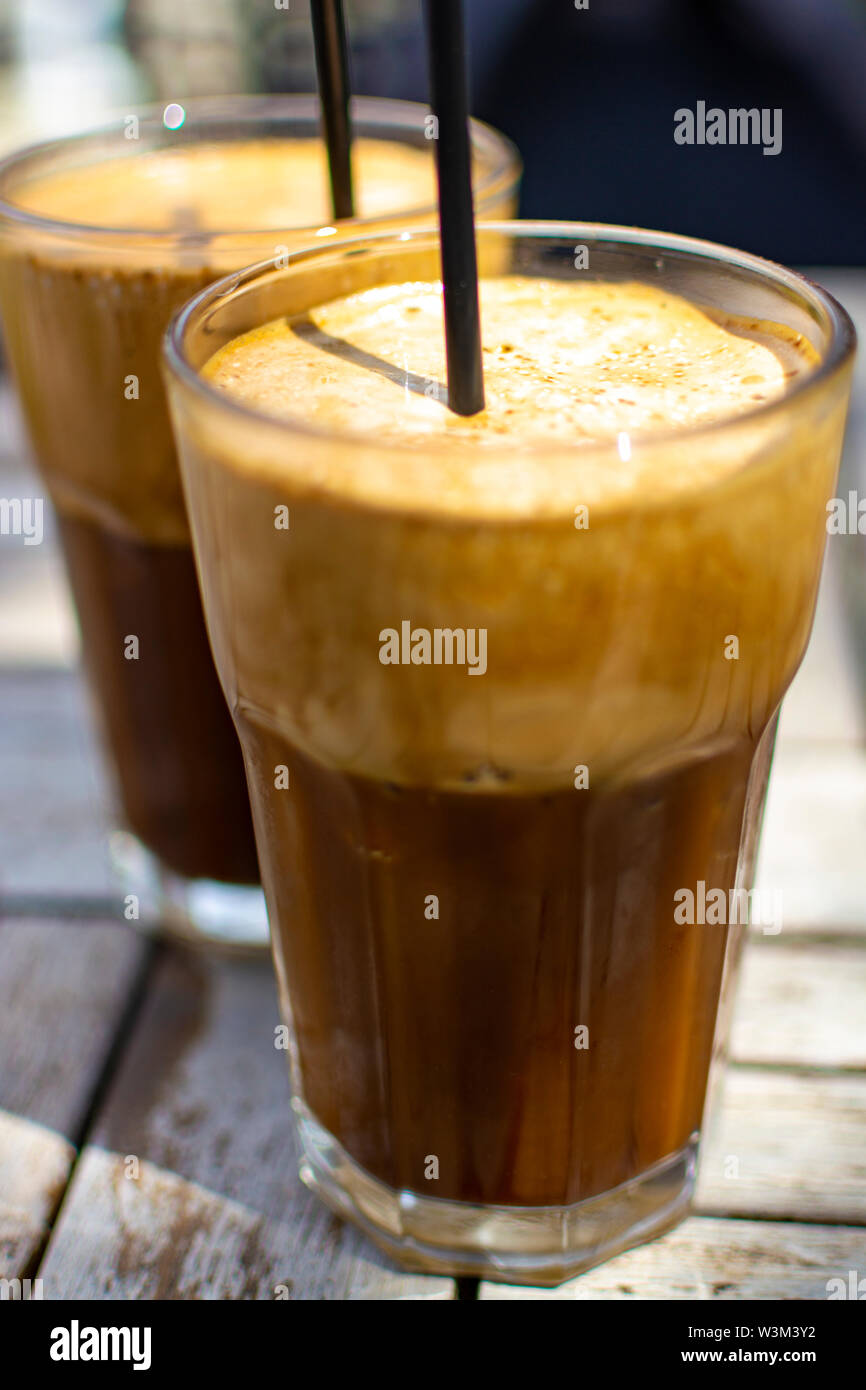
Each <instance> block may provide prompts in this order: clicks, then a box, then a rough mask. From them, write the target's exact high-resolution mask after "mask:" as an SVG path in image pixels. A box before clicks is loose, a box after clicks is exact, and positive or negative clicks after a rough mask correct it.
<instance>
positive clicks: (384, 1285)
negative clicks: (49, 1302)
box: [40, 949, 454, 1299]
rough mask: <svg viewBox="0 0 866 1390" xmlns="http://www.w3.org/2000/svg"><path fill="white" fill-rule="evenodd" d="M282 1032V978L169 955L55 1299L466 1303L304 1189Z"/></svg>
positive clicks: (99, 1152) (52, 1279) (66, 1223)
mask: <svg viewBox="0 0 866 1390" xmlns="http://www.w3.org/2000/svg"><path fill="white" fill-rule="evenodd" d="M278 1022H279V1017H278V1013H277V1003H276V997H275V991H274V986H273V981H272V974H271V969H270V967H269V965H267V964H265V963H257V962H249V961H229V960H217V959H212V958H211V959H209V958H207V957H206V956H204V955H199V954H196V953H190V952H184V951H182V950H180V949H166V950H165V951H164V952H163V954H162V956H161V959H160V961H159V964H158V967H157V970H156V973H155V977H154V979H153V981H152V982H151V986H150V989H149V991H148V996H147V1000H146V1003H145V1006H144V1008H143V1009H142V1012H141V1015H140V1017H139V1018H138V1020H137V1023H136V1027H135V1029H134V1031H133V1033H132V1035H131V1037H130V1038H129V1039H128V1041H127V1046H126V1048H125V1051H124V1055H123V1060H122V1064H121V1066H120V1068H119V1070H118V1072H117V1075H116V1077H115V1079H114V1083H113V1085H112V1087H111V1089H110V1091H109V1093H108V1095H107V1097H106V1099H105V1103H104V1105H103V1107H102V1109H101V1111H100V1114H99V1117H98V1119H97V1121H96V1124H95V1126H94V1128H93V1131H92V1133H91V1135H90V1138H89V1142H88V1144H87V1147H86V1149H85V1151H84V1153H83V1155H82V1158H81V1160H80V1162H79V1164H78V1166H77V1167H76V1170H75V1174H74V1177H73V1180H72V1183H71V1185H70V1188H69V1192H68V1195H67V1198H66V1201H65V1202H64V1205H63V1208H62V1210H61V1213H60V1217H59V1220H58V1222H57V1225H56V1227H55V1229H54V1232H53V1235H52V1238H51V1241H50V1244H49V1246H48V1250H47V1252H46V1257H45V1260H44V1262H43V1265H42V1267H41V1269H40V1275H41V1277H42V1278H43V1280H44V1286H45V1297H46V1298H54V1299H64V1298H99V1299H112V1298H113V1299H129V1298H144V1299H147V1298H186V1299H189V1298H194V1299H204V1298H245V1299H272V1298H275V1297H277V1296H279V1292H278V1291H280V1290H281V1289H282V1288H284V1289H287V1290H288V1292H289V1293H290V1296H291V1297H292V1298H293V1299H334V1298H336V1299H345V1298H362V1299H370V1298H372V1299H392V1298H445V1299H449V1298H452V1297H453V1295H454V1285H453V1282H452V1281H451V1280H449V1279H434V1278H427V1277H423V1276H413V1275H407V1274H405V1273H403V1272H402V1271H401V1270H399V1269H397V1268H396V1267H395V1266H393V1265H391V1264H390V1263H389V1262H388V1261H387V1260H386V1258H385V1257H384V1256H381V1255H379V1254H378V1252H377V1251H376V1250H375V1249H374V1248H373V1247H372V1246H371V1245H370V1244H369V1243H368V1242H367V1241H365V1240H364V1239H363V1238H362V1237H361V1236H359V1235H358V1234H357V1233H356V1232H355V1231H354V1230H353V1229H352V1228H350V1227H348V1226H346V1225H344V1224H343V1223H342V1222H340V1221H338V1220H337V1219H336V1218H335V1217H333V1216H332V1215H331V1214H330V1213H329V1212H328V1211H327V1210H325V1208H324V1207H323V1206H322V1205H321V1204H320V1203H319V1202H318V1201H317V1200H316V1199H315V1198H314V1197H313V1196H312V1195H311V1194H310V1193H309V1192H308V1191H307V1190H306V1188H304V1187H303V1186H302V1184H301V1183H300V1181H299V1179H298V1176H297V1149H296V1145H295V1140H294V1135H293V1133H292V1128H291V1123H290V1108H289V1082H288V1074H287V1070H286V1054H285V1052H282V1051H277V1050H276V1049H275V1047H274V1028H275V1026H276V1025H277V1024H278ZM128 1158H135V1159H137V1160H138V1162H139V1166H138V1170H137V1172H138V1176H131V1177H128V1176H126V1173H127V1172H128V1171H129V1172H132V1173H133V1174H135V1172H136V1169H135V1166H134V1165H131V1164H126V1163H125V1160H126V1159H128ZM283 1296H284V1295H283Z"/></svg>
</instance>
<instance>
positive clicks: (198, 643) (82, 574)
mask: <svg viewBox="0 0 866 1390" xmlns="http://www.w3.org/2000/svg"><path fill="white" fill-rule="evenodd" d="M60 534H61V538H62V541H63V548H64V551H65V554H66V562H67V566H68V569H69V576H70V580H71V583H72V589H73V592H74V594H75V601H76V604H77V607H78V613H79V617H80V622H81V627H82V639H83V652H84V661H85V665H86V668H87V672H88V676H89V678H90V681H91V684H92V686H93V688H94V690H95V693H96V696H97V701H96V703H97V707H98V711H99V713H100V714H101V717H102V721H103V726H104V731H105V736H106V739H107V742H108V745H109V748H110V750H111V753H112V755H113V759H114V766H115V771H116V775H117V777H118V779H119V783H120V792H121V799H122V803H123V809H124V812H125V817H126V821H127V823H128V825H129V827H130V829H132V830H133V831H134V832H135V834H136V835H138V836H139V838H140V839H141V840H143V841H144V843H145V844H146V845H147V846H148V848H149V849H151V850H152V851H153V852H154V853H155V854H156V855H158V857H159V858H160V859H161V860H162V862H163V863H164V864H165V865H166V866H167V867H168V868H170V869H173V870H174V871H175V872H176V873H178V874H182V875H185V876H186V877H188V878H211V879H218V880H224V881H227V882H231V883H255V882H257V881H258V863H257V859H256V849H255V841H254V839H253V830H252V822H251V818H250V811H249V799H248V794H247V787H246V778H245V776H244V768H243V759H242V757H241V752H240V748H239V746H238V740H237V735H236V733H235V730H234V725H233V724H232V720H231V716H230V715H229V712H228V709H227V707H226V703H225V699H224V697H223V693H222V690H221V689H220V684H219V681H218V679H217V674H216V671H215V669H214V665H213V659H212V657H211V653H210V647H209V645H208V639H207V632H206V629H205V622H204V615H203V613H202V607H201V599H200V597H199V589H198V582H197V580H196V574H195V565H194V563H193V558H192V551H191V550H190V548H189V547H188V546H166V545H147V544H143V543H139V542H137V541H134V540H130V539H124V538H122V537H120V536H118V535H117V534H115V533H114V532H112V531H109V530H107V529H105V528H103V527H101V526H99V525H96V524H94V523H92V522H89V521H83V520H78V519H73V518H72V517H70V516H68V515H66V516H63V515H61V516H60ZM130 636H136V637H137V638H138V659H137V660H128V659H127V658H126V657H125V655H124V652H125V648H126V642H127V638H128V637H130Z"/></svg>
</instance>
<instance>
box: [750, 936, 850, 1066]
mask: <svg viewBox="0 0 866 1390" xmlns="http://www.w3.org/2000/svg"><path fill="white" fill-rule="evenodd" d="M730 1056H731V1059H732V1060H733V1061H735V1062H763V1063H772V1064H773V1065H779V1066H782V1065H784V1066H795V1067H830V1068H832V1067H836V1068H842V1067H845V1068H860V1069H861V1070H863V1071H866V937H864V938H863V940H862V941H857V940H856V939H854V938H851V939H849V940H848V941H845V940H844V939H842V940H836V941H832V942H826V943H825V942H820V943H819V942H812V941H809V940H805V939H800V940H798V939H797V938H796V937H788V936H786V935H785V934H784V933H783V934H782V935H780V936H779V937H764V938H761V937H757V938H755V939H753V940H751V941H749V943H748V945H747V947H746V950H745V951H744V953H743V963H742V971H741V977H740V985H739V991H738V996H737V1006H736V1010H735V1012H734V1021H733V1028H732V1032H731V1047H730Z"/></svg>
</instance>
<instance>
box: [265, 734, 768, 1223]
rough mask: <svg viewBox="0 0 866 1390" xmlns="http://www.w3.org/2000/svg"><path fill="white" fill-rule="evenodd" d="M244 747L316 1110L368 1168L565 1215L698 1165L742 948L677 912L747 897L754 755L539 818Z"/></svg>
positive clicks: (309, 1096)
mask: <svg viewBox="0 0 866 1390" xmlns="http://www.w3.org/2000/svg"><path fill="white" fill-rule="evenodd" d="M242 737H243V740H244V744H245V748H246V751H247V756H248V758H249V760H250V773H251V778H250V780H251V785H252V787H253V788H254V793H253V795H254V814H255V817H256V820H257V825H258V832H259V842H260V850H261V855H262V871H263V877H264V880H265V885H266V890H267V892H268V897H269V905H270V908H271V922H272V931H273V935H274V949H275V952H276V956H277V961H278V965H279V967H280V973H281V977H282V979H283V981H286V980H288V981H289V982H290V987H291V988H290V993H291V1011H292V1015H293V1019H294V1027H295V1032H296V1037H297V1049H298V1062H299V1070H300V1075H299V1078H298V1079H299V1083H300V1087H301V1093H302V1095H303V1098H304V1100H305V1102H306V1104H307V1105H308V1106H309V1108H310V1110H311V1111H312V1112H313V1115H314V1116H315V1118H316V1119H317V1120H318V1121H319V1122H320V1123H321V1124H322V1125H324V1126H325V1128H326V1129H328V1130H329V1131H330V1132H331V1133H332V1134H333V1135H334V1136H335V1137H336V1138H337V1139H338V1140H339V1141H340V1143H341V1144H342V1145H343V1147H344V1148H345V1149H346V1150H347V1152H348V1153H349V1154H350V1155H351V1157H352V1158H354V1159H355V1160H356V1161H357V1162H358V1163H359V1164H361V1165H362V1167H364V1168H365V1169H366V1170H367V1171H368V1172H370V1173H372V1174H373V1175H374V1176H375V1177H377V1178H379V1179H381V1180H382V1181H383V1182H385V1183H387V1184H389V1185H391V1186H392V1187H395V1188H408V1189H411V1190H413V1191H415V1192H418V1193H421V1194H422V1195H424V1196H427V1197H430V1196H435V1197H442V1198H449V1199H452V1200H457V1201H466V1202H486V1203H492V1204H504V1205H542V1206H544V1205H559V1204H569V1203H572V1202H577V1201H580V1200H581V1199H583V1198H586V1197H590V1196H592V1195H594V1194H596V1193H601V1192H605V1191H608V1190H609V1189H611V1188H613V1187H616V1186H617V1184H619V1183H622V1182H625V1181H627V1180H628V1179H630V1178H634V1177H635V1176H636V1175H638V1174H640V1173H642V1172H644V1171H645V1170H646V1169H647V1168H649V1167H650V1166H651V1165H652V1164H654V1163H656V1162H657V1161H658V1160H660V1159H663V1158H664V1157H666V1156H667V1155H669V1154H673V1153H675V1152H676V1151H677V1150H679V1149H681V1148H682V1147H683V1146H684V1145H685V1144H687V1143H688V1141H689V1139H690V1137H691V1136H692V1135H693V1134H694V1132H695V1131H697V1130H699V1128H700V1124H701V1112H702V1109H703V1102H704V1092H705V1087H706V1081H707V1072H708V1067H709V1061H710V1056H711V1050H712V1045H713V1033H714V1026H715V1019H716V1008H717V1002H718V997H719V988H720V983H721V979H722V967H723V963H724V955H725V946H726V938H727V929H726V927H725V926H713V925H698V924H696V925H691V926H690V925H678V924H677V923H676V922H675V921H674V908H675V902H674V894H675V892H676V891H677V889H679V888H684V887H688V888H691V889H692V890H693V891H694V890H695V888H696V885H697V883H698V881H699V880H701V879H703V880H704V881H705V882H706V884H707V885H708V886H712V887H716V888H721V889H723V890H725V891H727V890H728V889H730V888H731V887H732V886H734V881H735V874H736V868H737V856H738V851H739V849H740V840H741V834H742V832H743V825H744V808H745V804H746V789H747V783H748V781H749V771H750V767H751V764H752V759H753V756H754V751H755V750H754V746H753V745H752V744H751V743H750V742H746V741H743V742H741V743H739V744H736V745H733V746H732V747H730V748H729V750H728V751H727V752H725V753H722V754H718V755H716V756H713V757H709V758H706V759H705V760H703V761H700V762H692V763H691V764H690V765H688V766H686V767H684V768H682V769H680V770H678V771H676V772H672V773H670V774H667V775H665V776H661V777H658V778H656V779H654V780H651V781H642V782H639V783H633V784H632V785H625V786H621V787H618V788H609V789H607V790H592V791H578V790H568V791H562V792H556V793H553V794H551V795H543V796H537V795H519V794H508V793H505V792H503V794H486V793H484V794H481V793H471V792H467V793H465V794H462V793H444V794H443V793H441V792H437V791H434V790H425V789H424V788H413V789H407V788H401V787H397V786H394V785H388V784H384V783H374V782H371V781H367V780H362V779H359V778H356V777H349V776H345V775H343V774H340V773H338V772H334V771H329V770H327V769H326V768H325V767H323V766H322V765H320V764H318V763H314V762H312V761H310V760H309V759H308V758H306V757H303V756H301V755H299V754H298V753H297V752H296V751H295V750H294V749H293V748H292V747H291V746H290V745H288V744H287V743H286V742H285V741H284V740H283V739H280V738H278V737H277V736H275V735H274V734H272V733H269V732H265V731H263V730H262V729H261V728H260V727H257V726H254V725H252V724H250V723H246V722H245V723H244V726H243V729H242ZM279 764H286V765H287V766H288V767H289V769H290V779H291V783H290V789H289V790H286V791H280V790H277V789H275V787H274V768H275V767H276V766H277V765H279ZM746 819H747V820H748V817H746ZM430 895H435V896H436V898H437V899H438V917H437V916H429V915H426V914H428V913H430V912H431V910H432V909H431V901H432V899H431V896H430ZM579 1025H586V1027H587V1028H588V1030H589V1035H588V1043H589V1046H588V1047H587V1048H586V1049H583V1050H578V1049H577V1048H576V1047H575V1029H576V1028H577V1027H578V1026H579ZM430 1156H435V1157H436V1158H437V1159H438V1162H439V1176H438V1180H436V1181H427V1180H426V1179H425V1165H426V1164H427V1162H428V1159H429V1158H430Z"/></svg>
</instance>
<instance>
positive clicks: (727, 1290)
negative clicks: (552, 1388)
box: [479, 1216, 864, 1301]
mask: <svg viewBox="0 0 866 1390" xmlns="http://www.w3.org/2000/svg"><path fill="white" fill-rule="evenodd" d="M863 1257H864V1233H863V1231H862V1230H860V1229H857V1228H853V1227H846V1226H817V1225H816V1226H812V1225H804V1224H797V1223H795V1222H791V1223H787V1222H784V1223H783V1222H773V1221H725V1220H714V1219H710V1218H707V1217H694V1216H693V1217H691V1218H690V1219H689V1220H688V1221H686V1222H684V1223H683V1225H682V1226H679V1227H677V1229H676V1230H675V1231H671V1232H670V1233H669V1234H668V1235H666V1236H662V1237H661V1238H660V1239H659V1240H654V1241H651V1242H650V1244H649V1245H643V1246H640V1247H639V1248H638V1249H637V1250H629V1251H627V1252H626V1253H625V1254H624V1255H618V1256H617V1257H616V1259H613V1260H610V1261H609V1262H608V1263H607V1264H605V1265H602V1266H601V1267H600V1268H599V1269H593V1270H590V1271H589V1272H588V1273H587V1274H582V1275H580V1276H579V1277H578V1278H577V1279H570V1280H569V1281H568V1283H566V1284H561V1285H560V1287H559V1288H558V1289H527V1288H520V1287H517V1286H515V1285H511V1284H491V1283H486V1282H485V1283H483V1284H482V1285H481V1288H480V1290H479V1298H481V1299H484V1300H486V1301H501V1300H503V1299H515V1298H516V1299H521V1300H523V1299H543V1300H550V1299H552V1300H554V1301H562V1300H564V1299H598V1298H603V1299H614V1300H621V1301H624V1300H630V1299H700V1300H731V1299H785V1300H786V1301H787V1300H791V1299H824V1298H826V1297H827V1281H828V1280H829V1279H834V1278H842V1279H844V1280H845V1281H846V1282H847V1279H848V1271H849V1270H851V1269H859V1270H860V1273H861V1275H862V1274H863V1272H864V1258H863Z"/></svg>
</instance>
